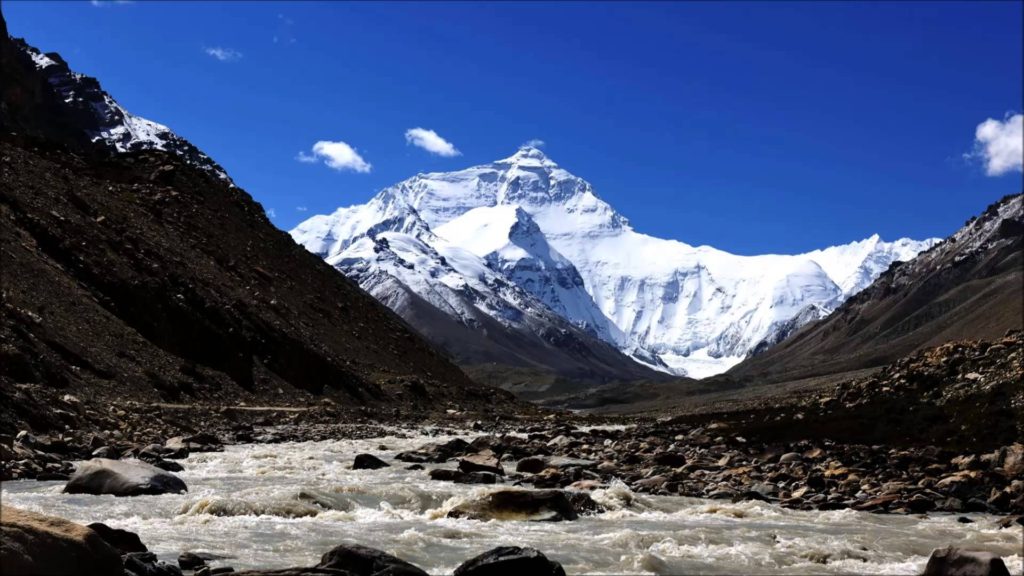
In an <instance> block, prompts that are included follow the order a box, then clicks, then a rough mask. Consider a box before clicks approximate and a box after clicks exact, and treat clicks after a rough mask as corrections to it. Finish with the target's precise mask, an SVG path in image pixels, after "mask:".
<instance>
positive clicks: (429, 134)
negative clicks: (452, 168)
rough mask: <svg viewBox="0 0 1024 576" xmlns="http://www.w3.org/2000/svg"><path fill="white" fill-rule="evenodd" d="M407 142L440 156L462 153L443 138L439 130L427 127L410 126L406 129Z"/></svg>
mask: <svg viewBox="0 0 1024 576" xmlns="http://www.w3.org/2000/svg"><path fill="white" fill-rule="evenodd" d="M405 142H406V143H407V144H412V145H413V146H416V147H418V148H423V149H424V150H426V151H427V152H430V153H431V154H437V155H438V156H446V157H451V156H459V155H461V154H462V152H459V151H458V150H456V149H455V145H454V144H452V143H451V142H449V141H447V140H445V139H444V138H441V136H440V135H439V134H438V133H437V132H434V131H433V130H428V129H426V128H409V129H408V130H406V131H405Z"/></svg>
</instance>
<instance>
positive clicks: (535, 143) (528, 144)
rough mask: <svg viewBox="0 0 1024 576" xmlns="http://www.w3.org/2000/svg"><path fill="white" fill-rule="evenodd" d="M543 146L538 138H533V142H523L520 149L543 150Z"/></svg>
mask: <svg viewBox="0 0 1024 576" xmlns="http://www.w3.org/2000/svg"><path fill="white" fill-rule="evenodd" d="M544 144H545V142H544V141H543V140H541V139H539V138H534V139H533V140H527V141H526V142H523V145H522V146H520V148H543V147H544Z"/></svg>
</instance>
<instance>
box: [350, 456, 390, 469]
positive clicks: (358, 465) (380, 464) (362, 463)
mask: <svg viewBox="0 0 1024 576" xmlns="http://www.w3.org/2000/svg"><path fill="white" fill-rule="evenodd" d="M388 466H390V464H388V463H387V462H385V461H383V460H381V459H380V458H377V457H376V456H374V455H373V454H356V458H355V460H353V461H352V469H353V470H377V469H378V468H387V467H388Z"/></svg>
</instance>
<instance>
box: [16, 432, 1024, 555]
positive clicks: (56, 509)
mask: <svg viewBox="0 0 1024 576" xmlns="http://www.w3.org/2000/svg"><path fill="white" fill-rule="evenodd" d="M401 436H404V435H403V434H401V433H398V434H396V435H395V436H388V437H384V438H376V439H370V440H338V441H328V442H302V443H289V444H275V445H245V446H229V447H228V448H227V449H226V450H225V451H224V452H222V453H203V454H195V455H193V456H191V457H189V458H188V459H186V460H183V461H181V462H182V464H183V465H184V466H185V471H184V472H182V473H180V474H179V475H180V476H181V477H182V478H183V479H184V480H185V481H186V482H187V483H188V485H189V490H190V492H189V493H188V494H185V495H164V496H140V497H135V498H114V497H110V496H88V495H68V494H62V493H61V489H62V487H63V483H62V482H34V481H20V482H5V483H3V486H2V488H3V490H2V497H3V502H4V503H5V504H7V505H13V506H18V507H22V508H27V509H30V510H34V511H38V512H43V513H47V514H53V515H57V516H62V517H65V518H69V519H72V520H75V521H78V522H82V523H89V522H104V523H106V524H108V525H110V526H113V527H115V528H124V529H127V530H131V531H133V532H137V533H138V534H139V535H140V537H141V538H142V541H143V542H145V543H146V545H147V546H149V548H150V549H151V550H152V551H154V552H156V553H157V554H158V555H159V556H160V557H161V558H162V559H164V560H167V561H170V562H174V561H175V559H176V558H177V556H178V554H179V553H181V552H182V551H193V552H209V553H213V554H218V555H220V556H224V557H225V559H223V560H220V561H216V562H212V563H211V564H212V565H214V566H217V565H230V566H234V567H235V568H236V569H241V568H282V567H290V566H310V565H314V564H316V563H317V562H318V561H319V558H320V556H321V554H323V553H324V552H326V551H327V550H329V549H330V548H332V547H333V546H335V545H337V544H340V543H358V544H364V545H367V546H372V547H375V548H380V549H382V550H386V551H387V552H389V553H391V554H394V555H396V556H398V557H400V558H403V559H405V560H408V561H409V562H412V563H413V564H416V565H418V566H420V567H422V568H424V569H425V570H427V571H428V572H430V573H432V574H443V573H451V571H452V570H453V569H454V568H455V567H456V566H458V565H459V564H460V563H462V562H463V561H465V560H467V559H469V558H471V557H472V556H475V555H476V554H479V553H481V552H483V551H485V550H488V549H490V548H493V547H495V546H499V545H519V546H533V547H535V548H537V549H539V550H541V551H543V552H544V553H545V554H547V555H548V556H549V557H551V558H552V559H555V560H558V561H559V562H561V563H562V564H563V565H564V566H565V569H566V571H567V572H568V573H570V574H581V573H588V574H623V573H640V574H646V573H656V574H680V573H685V574H699V573H703V574H737V573H743V574H780V573H784V574H799V573H808V574H810V573H813V574H821V573H857V574H869V573H871V574H874V573H877V574H915V573H920V572H921V571H922V569H923V568H924V564H925V562H926V561H927V558H928V555H929V554H930V553H931V551H932V550H933V549H934V548H937V547H941V546H946V545H949V544H957V545H959V546H963V547H965V548H969V549H979V550H988V551H991V552H994V553H996V554H999V555H1000V556H1002V557H1003V558H1004V560H1005V561H1006V562H1007V565H1008V567H1009V568H1010V571H1011V572H1015V571H1019V570H1020V569H1021V565H1022V558H1021V532H1020V530H1019V529H1014V528H1011V529H999V528H998V526H997V525H996V520H997V518H996V517H994V516H989V515H983V514H969V515H967V516H968V517H970V518H971V519H972V520H974V522H973V523H971V524H962V523H959V522H957V517H958V516H950V515H938V514H936V515H930V516H928V517H927V518H925V517H918V516H895V515H875V514H869V513H864V512H854V511H850V510H843V511H831V512H803V511H794V510H786V509H783V508H780V507H777V506H774V505H770V504H766V503H763V502H742V503H738V504H732V503H729V502H727V501H710V500H699V499H693V498H680V497H667V496H665V497H655V496H645V495H640V494H634V493H632V492H630V491H629V489H628V488H626V487H625V486H624V485H613V486H610V487H609V488H607V489H605V490H598V491H596V492H595V493H594V499H595V500H597V501H598V502H600V503H601V504H602V505H604V506H605V507H606V508H607V509H608V511H607V512H604V513H602V514H599V515H596V516H590V517H583V518H581V519H579V520H577V521H574V522H559V523H546V522H540V523H530V522H513V521H490V522H480V521H475V520H465V519H450V518H446V517H445V514H446V513H447V512H448V510H450V509H451V508H452V507H453V506H455V505H457V504H458V503H460V502H463V501H465V500H466V499H467V498H472V497H474V496H476V495H480V494H484V493H486V492H488V491H491V490H495V489H498V488H500V486H499V487H495V486H473V485H458V484H452V483H448V482H440V481H433V480H430V479H429V478H428V477H427V472H426V471H422V470H420V471H410V470H405V467H406V464H404V463H402V462H395V461H393V456H394V455H395V454H396V453H397V452H399V451H402V450H409V449H412V448H415V447H417V446H419V445H421V444H423V443H425V442H428V441H437V440H442V441H443V440H446V439H448V437H426V436H420V435H417V436H411V437H401ZM384 447H386V448H384ZM360 452H370V453H373V454H376V455H378V456H380V457H382V458H384V459H385V460H387V461H389V462H391V463H392V464H393V466H391V467H390V468H384V469H381V470H352V469H351V463H352V458H353V457H354V456H355V455H356V454H358V453H360ZM440 466H446V467H450V466H451V464H446V465H440ZM428 467H429V466H428Z"/></svg>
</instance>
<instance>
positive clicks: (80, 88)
mask: <svg viewBox="0 0 1024 576" xmlns="http://www.w3.org/2000/svg"><path fill="white" fill-rule="evenodd" d="M12 42H13V43H14V45H15V46H16V47H17V49H18V50H19V51H20V52H21V54H22V55H23V57H27V58H29V59H31V62H32V64H33V65H34V66H35V68H36V70H37V71H38V72H39V74H40V76H41V78H42V79H43V80H44V81H45V82H46V83H48V84H49V86H50V87H51V88H52V89H53V94H55V95H56V96H57V98H59V99H60V100H61V101H60V102H59V103H56V104H57V105H58V107H59V110H56V111H57V112H59V116H62V117H63V120H64V122H65V123H66V124H69V125H71V126H74V127H75V129H76V131H77V132H78V133H82V132H84V134H85V136H86V137H87V138H88V139H89V140H91V141H92V142H93V143H95V144H100V145H102V146H104V147H105V148H107V149H108V150H109V151H110V152H114V153H123V152H134V151H141V150H163V151H167V152H172V153H174V154H177V155H178V156H180V157H182V158H183V159H184V160H185V161H186V162H187V163H189V164H191V165H193V166H196V167H199V168H202V169H204V170H206V171H209V172H211V173H212V174H214V175H216V176H217V177H218V178H221V179H223V180H226V181H228V182H230V178H228V176H227V173H226V172H225V171H224V169H223V168H221V167H220V166H219V165H217V163H215V162H214V161H213V160H212V159H211V158H210V157H209V156H207V155H206V154H204V153H203V152H202V151H201V150H199V149H198V148H196V147H195V146H194V145H192V144H191V143H190V142H188V141H187V140H185V139H184V138H182V137H180V136H178V135H177V134H175V133H174V132H172V131H171V129H170V128H168V127H167V126H164V125H163V124H159V123H157V122H153V121H152V120H147V119H145V118H142V117H140V116H136V115H134V114H132V113H130V112H128V111H127V110H125V109H124V108H123V107H122V106H121V105H120V104H118V103H117V101H116V100H114V98H113V97H112V96H111V95H110V94H108V93H107V92H106V91H105V90H103V88H102V87H101V86H100V83H99V81H97V80H96V79H95V78H92V77H90V76H86V75H84V74H80V73H78V72H75V71H73V70H71V69H70V68H69V67H68V64H67V62H65V61H64V59H63V58H61V57H60V55H59V54H57V53H47V54H44V53H42V52H40V51H39V50H38V49H36V48H35V47H33V46H30V45H29V44H27V43H26V42H24V41H23V40H20V39H12Z"/></svg>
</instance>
